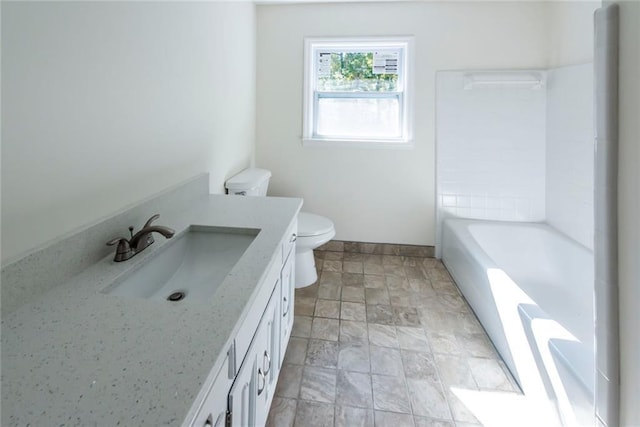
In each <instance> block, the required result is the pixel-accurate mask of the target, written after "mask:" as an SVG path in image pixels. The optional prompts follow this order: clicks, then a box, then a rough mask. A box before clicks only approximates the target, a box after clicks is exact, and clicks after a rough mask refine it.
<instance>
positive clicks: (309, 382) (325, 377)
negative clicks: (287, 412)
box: [300, 366, 337, 403]
mask: <svg viewBox="0 0 640 427" xmlns="http://www.w3.org/2000/svg"><path fill="white" fill-rule="evenodd" d="M336 380H337V371H336V370H335V369H327V368H316V367H313V366H305V367H304V369H303V371H302V381H301V383H300V399H302V400H311V401H314V402H324V403H333V402H335V399H336Z"/></svg>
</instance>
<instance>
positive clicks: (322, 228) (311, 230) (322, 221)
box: [298, 212, 334, 237]
mask: <svg viewBox="0 0 640 427" xmlns="http://www.w3.org/2000/svg"><path fill="white" fill-rule="evenodd" d="M333 230H334V228H333V222H331V220H329V219H328V218H325V217H323V216H320V215H316V214H312V213H308V212H300V213H299V214H298V237H313V236H319V235H321V234H329V233H331V232H332V231H333Z"/></svg>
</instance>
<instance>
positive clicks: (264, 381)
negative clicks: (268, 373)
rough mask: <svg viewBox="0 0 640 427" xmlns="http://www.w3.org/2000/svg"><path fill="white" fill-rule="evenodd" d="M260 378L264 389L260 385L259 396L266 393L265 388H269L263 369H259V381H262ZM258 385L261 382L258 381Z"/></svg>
mask: <svg viewBox="0 0 640 427" xmlns="http://www.w3.org/2000/svg"><path fill="white" fill-rule="evenodd" d="M260 377H262V387H260V385H258V396H260V395H261V394H262V392H263V391H264V388H265V387H266V386H267V378H266V377H265V376H264V373H263V372H262V369H261V368H258V380H259V379H260ZM258 384H260V381H258Z"/></svg>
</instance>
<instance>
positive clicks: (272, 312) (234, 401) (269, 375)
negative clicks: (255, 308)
mask: <svg viewBox="0 0 640 427" xmlns="http://www.w3.org/2000/svg"><path fill="white" fill-rule="evenodd" d="M275 289H276V292H274V293H273V295H272V296H271V298H270V299H269V303H268V304H267V307H266V309H265V311H264V314H263V316H262V319H261V320H260V324H259V325H258V329H257V330H256V333H255V335H254V337H253V341H252V342H251V345H250V346H249V351H248V352H247V355H246V356H245V358H244V362H243V363H242V367H240V371H239V372H238V375H237V376H236V380H235V382H234V383H233V386H232V387H231V392H230V393H229V410H230V411H231V425H232V426H234V427H235V426H238V427H247V426H252V427H253V426H260V427H261V426H264V425H265V423H266V421H267V415H268V414H269V405H271V400H272V398H273V393H274V392H275V384H276V382H277V378H278V368H277V367H276V366H277V365H276V364H275V361H276V360H278V359H277V357H278V355H277V352H278V349H279V340H278V339H277V338H278V320H279V319H278V311H277V307H278V300H279V295H280V293H279V292H278V291H279V289H280V288H279V282H277V283H276V287H275ZM274 338H275V339H274ZM274 349H275V352H276V353H275V358H274V357H273V354H274V353H273V352H274Z"/></svg>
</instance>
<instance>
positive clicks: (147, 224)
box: [143, 214, 160, 228]
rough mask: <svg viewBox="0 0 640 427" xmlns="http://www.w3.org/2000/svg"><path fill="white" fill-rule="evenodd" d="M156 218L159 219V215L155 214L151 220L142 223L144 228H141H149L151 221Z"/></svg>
mask: <svg viewBox="0 0 640 427" xmlns="http://www.w3.org/2000/svg"><path fill="white" fill-rule="evenodd" d="M158 218H160V214H155V215H153V216H152V217H151V218H149V219H148V220H147V222H145V223H144V227H143V228H146V227H149V226H150V225H151V223H152V222H153V221H155V220H156V219H158Z"/></svg>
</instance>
